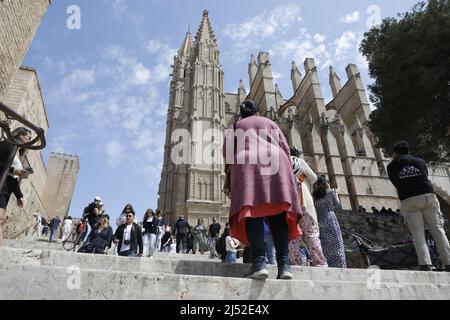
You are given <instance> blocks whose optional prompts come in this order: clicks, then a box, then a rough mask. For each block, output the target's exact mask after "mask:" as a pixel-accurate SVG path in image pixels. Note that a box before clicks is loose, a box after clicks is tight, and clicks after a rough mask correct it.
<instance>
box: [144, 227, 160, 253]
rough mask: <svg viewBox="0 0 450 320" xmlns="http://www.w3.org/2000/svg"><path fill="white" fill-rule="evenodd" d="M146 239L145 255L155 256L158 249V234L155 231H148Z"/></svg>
mask: <svg viewBox="0 0 450 320" xmlns="http://www.w3.org/2000/svg"><path fill="white" fill-rule="evenodd" d="M144 236H145V238H146V241H145V245H146V248H145V251H144V256H148V257H153V255H154V254H155V251H156V237H157V236H156V234H154V233H146V234H145V235H144Z"/></svg>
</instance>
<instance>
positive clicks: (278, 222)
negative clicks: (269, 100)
mask: <svg viewBox="0 0 450 320" xmlns="http://www.w3.org/2000/svg"><path fill="white" fill-rule="evenodd" d="M258 112H259V106H258V105H257V104H256V103H255V102H254V101H251V100H247V101H244V102H243V103H242V104H241V106H240V115H241V120H239V121H237V122H236V123H235V124H234V125H233V128H232V129H229V130H227V132H226V136H225V142H224V146H223V156H224V157H225V159H226V166H227V168H226V170H227V172H229V176H230V179H228V178H227V179H226V181H227V182H228V181H230V183H229V189H230V192H228V190H225V191H226V193H228V194H230V195H231V206H230V227H231V236H232V237H234V238H236V239H238V240H239V241H240V242H242V243H244V244H245V245H250V246H251V248H252V255H253V263H252V267H251V269H250V272H249V274H248V277H249V278H252V279H266V278H267V277H268V275H269V272H268V270H267V267H266V262H265V259H266V255H265V246H264V223H263V220H264V218H267V221H268V222H269V225H270V230H271V232H272V236H273V240H274V244H275V250H276V258H277V265H278V277H277V278H279V279H292V273H291V268H290V265H289V259H288V254H289V251H288V242H289V240H290V239H295V238H296V237H297V236H298V228H297V224H298V222H299V219H300V217H301V214H302V213H301V209H300V203H299V201H298V196H297V191H296V188H295V181H294V175H293V174H292V164H291V159H290V151H289V146H288V144H287V141H286V138H285V137H284V134H283V133H282V131H281V129H280V128H279V127H278V125H277V124H276V123H275V122H273V121H272V120H270V119H268V118H265V117H260V116H258V115H257V113H258ZM236 142H237V143H236ZM268 155H269V156H268ZM267 158H269V159H267ZM226 187H228V186H227V185H225V189H226Z"/></svg>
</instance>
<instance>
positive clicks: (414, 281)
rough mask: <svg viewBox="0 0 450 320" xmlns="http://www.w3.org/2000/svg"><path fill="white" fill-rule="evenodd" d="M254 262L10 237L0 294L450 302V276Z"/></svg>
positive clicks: (0, 256)
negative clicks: (255, 268)
mask: <svg viewBox="0 0 450 320" xmlns="http://www.w3.org/2000/svg"><path fill="white" fill-rule="evenodd" d="M248 269H249V265H247V264H243V263H237V264H226V263H221V262H219V261H217V260H213V259H209V258H208V256H207V255H205V256H201V255H178V254H167V253H158V254H156V255H155V256H154V257H153V258H126V257H117V256H112V255H91V254H78V253H73V252H66V251H64V250H63V248H62V245H61V243H47V242H38V241H12V240H7V241H6V244H5V247H4V248H2V249H0V299H76V300H78V299H90V300H92V299H101V300H103V299H120V300H123V299H127V300H136V299H137V300H141V299H151V300H257V299H262V300H316V299H349V300H352V299H417V300H424V299H442V300H449V299H450V273H443V272H420V271H387V270H376V269H331V268H329V269H328V268H326V269H322V268H312V267H293V274H294V280H292V281H283V280H275V277H276V272H277V269H276V267H269V272H270V277H269V279H268V280H266V281H260V280H251V279H245V278H243V277H244V275H245V273H246V272H248Z"/></svg>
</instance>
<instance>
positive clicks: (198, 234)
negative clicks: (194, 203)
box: [192, 218, 208, 255]
mask: <svg viewBox="0 0 450 320" xmlns="http://www.w3.org/2000/svg"><path fill="white" fill-rule="evenodd" d="M192 233H193V234H194V250H193V254H196V253H197V252H198V251H200V254H202V255H203V254H204V252H205V251H206V250H208V235H207V234H208V231H207V230H206V226H205V223H204V222H203V219H202V218H200V219H198V220H197V225H196V226H195V227H194V228H193V229H192Z"/></svg>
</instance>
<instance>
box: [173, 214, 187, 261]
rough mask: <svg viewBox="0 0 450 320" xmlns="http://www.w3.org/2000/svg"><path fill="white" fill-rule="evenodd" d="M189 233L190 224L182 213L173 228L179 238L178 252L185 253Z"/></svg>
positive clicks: (174, 233)
mask: <svg viewBox="0 0 450 320" xmlns="http://www.w3.org/2000/svg"><path fill="white" fill-rule="evenodd" d="M188 233H189V224H188V223H187V221H186V220H184V216H183V215H181V216H180V217H179V218H178V220H177V222H176V223H175V226H174V228H173V235H174V236H175V237H176V239H177V253H180V252H181V253H185V252H186V250H187V242H188V239H187V238H188Z"/></svg>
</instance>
